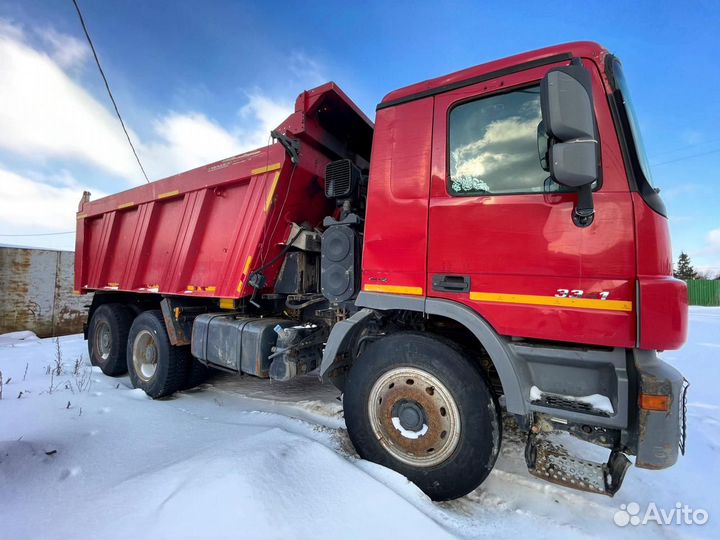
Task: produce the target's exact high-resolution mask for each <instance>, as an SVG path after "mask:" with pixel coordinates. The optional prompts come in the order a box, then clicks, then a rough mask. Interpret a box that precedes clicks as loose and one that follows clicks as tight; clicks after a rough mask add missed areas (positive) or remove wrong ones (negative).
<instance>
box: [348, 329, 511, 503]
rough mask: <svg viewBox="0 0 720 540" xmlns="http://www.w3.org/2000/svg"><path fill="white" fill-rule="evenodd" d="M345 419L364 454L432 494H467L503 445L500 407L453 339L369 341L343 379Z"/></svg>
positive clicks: (409, 336)
mask: <svg viewBox="0 0 720 540" xmlns="http://www.w3.org/2000/svg"><path fill="white" fill-rule="evenodd" d="M345 389H346V391H345V396H344V399H343V403H344V408H345V423H346V425H347V428H348V434H349V435H350V439H351V440H352V443H353V445H354V446H355V449H356V450H357V451H358V453H359V454H360V456H361V457H362V458H364V459H367V460H370V461H373V462H375V463H379V464H381V465H384V466H386V467H389V468H391V469H394V470H396V471H398V472H399V473H401V474H404V475H405V476H407V477H408V478H409V479H410V480H411V481H413V482H415V484H417V486H418V487H419V488H420V489H422V490H423V491H424V492H425V493H426V494H427V495H428V496H429V497H430V498H431V499H433V500H449V499H455V498H457V497H462V496H463V495H466V494H467V493H469V492H470V491H472V490H473V489H475V488H476V487H478V486H479V485H480V484H481V483H482V482H483V481H484V480H485V478H487V476H488V474H490V471H491V470H492V468H493V466H494V465H495V459H496V458H497V454H498V451H499V449H500V439H501V435H502V433H501V429H502V424H501V421H500V409H499V407H498V404H497V400H496V398H495V396H494V395H493V393H492V392H491V390H490V387H489V385H488V383H487V382H486V381H485V378H484V377H483V375H482V373H481V372H480V370H479V368H478V367H477V366H476V365H475V364H474V363H473V362H472V360H471V359H469V358H468V357H467V356H466V355H465V354H464V353H463V351H462V350H461V349H460V348H458V347H457V346H455V344H453V343H452V342H449V341H445V340H443V339H441V338H438V337H434V336H427V335H424V334H419V333H414V332H404V333H398V334H393V335H390V336H387V337H384V338H381V339H379V340H377V341H375V342H373V343H372V344H370V345H369V346H368V348H367V350H366V351H365V352H364V353H363V354H362V355H361V356H360V357H359V358H358V359H357V360H356V361H355V363H354V364H353V367H352V369H351V370H350V374H349V376H348V379H347V381H346V386H345Z"/></svg>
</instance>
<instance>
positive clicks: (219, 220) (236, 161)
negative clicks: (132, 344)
mask: <svg viewBox="0 0 720 540" xmlns="http://www.w3.org/2000/svg"><path fill="white" fill-rule="evenodd" d="M343 123H344V124H345V126H346V127H347V128H348V130H347V131H346V132H345V133H338V132H337V131H336V130H337V129H338V126H339V125H341V124H343ZM282 127H283V131H284V132H285V133H286V134H287V135H288V136H293V137H296V139H297V140H299V141H300V144H301V146H302V148H301V152H300V154H299V156H298V157H297V158H296V161H297V163H293V160H292V159H291V156H290V155H289V153H288V151H286V148H285V147H284V146H283V145H282V144H281V143H280V142H276V143H274V144H271V145H269V146H267V147H264V148H260V149H257V150H254V151H251V152H247V153H244V154H240V155H237V156H234V157H231V158H228V159H224V160H222V161H218V162H215V163H211V164H210V165H206V166H203V167H198V168H197V169H193V170H191V171H188V172H185V173H182V174H178V175H175V176H171V177H169V178H165V179H163V180H159V181H156V182H152V183H150V184H147V185H143V186H139V187H137V188H134V189H130V190H127V191H124V192H122V193H118V194H115V195H111V196H108V197H105V198H102V199H99V200H97V201H92V202H90V201H87V197H84V198H83V202H81V204H80V208H79V212H78V215H77V219H78V227H77V239H76V250H75V290H76V291H78V292H82V293H84V292H87V291H92V290H117V291H127V292H133V293H160V294H166V295H186V296H191V297H214V298H241V297H243V296H248V295H250V294H251V293H252V290H251V288H250V287H248V286H247V283H246V278H247V276H248V274H249V273H250V272H251V271H252V270H253V269H254V268H257V267H260V266H261V265H264V264H266V263H267V262H268V261H271V260H272V258H273V257H274V256H275V255H276V254H277V253H278V251H279V249H281V244H282V243H283V242H284V241H286V240H287V239H288V234H289V231H290V228H291V223H292V222H295V223H307V224H309V225H310V226H312V227H315V226H317V225H319V224H320V222H321V220H322V218H323V217H324V216H327V215H328V214H331V213H332V212H333V209H334V203H333V202H332V201H329V200H328V199H327V198H326V197H325V195H324V170H325V165H326V164H327V163H328V162H329V161H331V160H332V159H334V158H336V157H337V155H338V154H337V152H338V150H339V149H338V147H339V146H342V147H343V148H344V149H348V148H350V149H352V150H354V151H356V152H357V153H358V154H361V155H362V154H365V158H366V159H367V158H369V148H370V139H371V136H372V123H371V122H370V121H369V120H368V119H367V118H366V117H365V116H364V115H363V114H362V113H361V112H360V111H359V109H358V108H357V107H356V106H355V105H354V104H353V103H352V102H351V101H350V100H349V98H347V96H345V94H343V93H342V91H340V90H339V89H338V88H337V87H336V86H335V85H334V84H332V83H328V84H326V85H323V86H321V87H319V88H316V89H315V90H312V91H310V92H304V93H303V94H301V95H300V97H299V98H298V100H297V103H296V108H295V112H294V113H293V114H292V115H291V116H290V117H289V118H288V119H287V120H286V122H285V123H284V124H283V125H282ZM281 263H282V261H281V260H280V261H277V262H276V263H275V264H273V265H272V266H270V267H269V268H268V269H267V270H265V271H264V274H265V277H266V278H267V283H266V288H268V289H270V288H272V286H273V284H274V280H275V278H276V277H277V272H278V270H279V267H280V264H281Z"/></svg>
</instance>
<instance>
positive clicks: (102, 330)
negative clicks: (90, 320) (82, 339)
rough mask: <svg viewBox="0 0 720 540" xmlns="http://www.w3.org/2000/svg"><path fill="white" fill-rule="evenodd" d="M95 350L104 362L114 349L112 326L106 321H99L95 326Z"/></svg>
mask: <svg viewBox="0 0 720 540" xmlns="http://www.w3.org/2000/svg"><path fill="white" fill-rule="evenodd" d="M94 341H95V350H96V351H97V354H98V356H99V357H100V358H101V359H102V360H107V359H108V358H109V357H110V348H111V347H112V333H111V332H110V325H109V324H108V323H106V322H105V321H98V323H97V324H96V325H95V340H94Z"/></svg>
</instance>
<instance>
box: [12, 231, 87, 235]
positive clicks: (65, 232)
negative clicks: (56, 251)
mask: <svg viewBox="0 0 720 540" xmlns="http://www.w3.org/2000/svg"><path fill="white" fill-rule="evenodd" d="M59 234H75V231H64V232H46V233H30V234H0V236H57V235H59Z"/></svg>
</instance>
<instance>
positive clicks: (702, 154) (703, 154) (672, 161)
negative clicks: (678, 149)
mask: <svg viewBox="0 0 720 540" xmlns="http://www.w3.org/2000/svg"><path fill="white" fill-rule="evenodd" d="M716 152H720V148H715V149H713V150H708V151H707V152H700V153H699V154H691V155H689V156H683V157H679V158H676V159H671V160H668V161H661V162H659V163H650V165H652V166H653V167H657V166H659V165H667V164H668V163H675V162H677V161H684V160H686V159H692V158H696V157H701V156H707V155H708V154H714V153H716Z"/></svg>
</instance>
